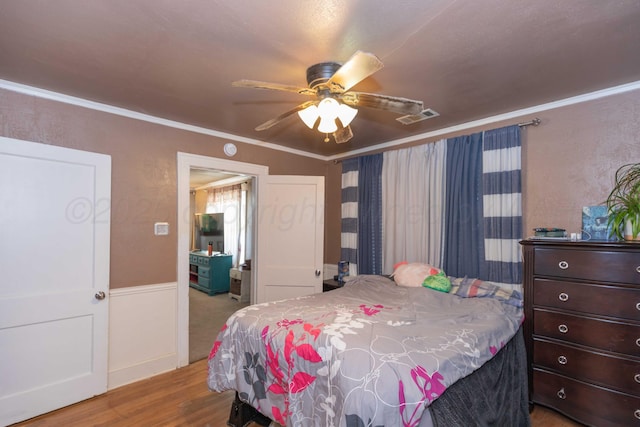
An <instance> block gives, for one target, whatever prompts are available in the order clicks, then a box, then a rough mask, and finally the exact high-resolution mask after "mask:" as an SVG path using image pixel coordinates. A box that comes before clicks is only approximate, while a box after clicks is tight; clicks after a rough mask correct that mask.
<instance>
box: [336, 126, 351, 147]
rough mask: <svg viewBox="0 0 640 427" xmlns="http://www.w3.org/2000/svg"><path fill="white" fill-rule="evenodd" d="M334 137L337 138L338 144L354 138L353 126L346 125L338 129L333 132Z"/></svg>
mask: <svg viewBox="0 0 640 427" xmlns="http://www.w3.org/2000/svg"><path fill="white" fill-rule="evenodd" d="M333 138H334V139H335V140H336V144H344V143H345V142H347V141H349V140H350V139H351V138H353V132H351V126H345V127H343V128H342V129H338V130H337V131H335V132H334V133H333Z"/></svg>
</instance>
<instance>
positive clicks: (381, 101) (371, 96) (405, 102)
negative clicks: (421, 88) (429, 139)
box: [340, 92, 424, 114]
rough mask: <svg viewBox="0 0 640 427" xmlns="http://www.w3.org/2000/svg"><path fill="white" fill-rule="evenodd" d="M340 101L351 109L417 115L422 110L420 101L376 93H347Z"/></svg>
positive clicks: (422, 106)
mask: <svg viewBox="0 0 640 427" xmlns="http://www.w3.org/2000/svg"><path fill="white" fill-rule="evenodd" d="M340 99H342V101H343V102H344V103H345V104H347V105H351V106H352V107H367V108H377V109H378V110H385V111H391V112H393V113H398V114H419V113H420V112H421V111H422V110H423V109H424V105H423V103H422V101H416V100H414V99H407V98H400V97H397V96H387V95H380V94H376V93H364V92H348V93H344V94H342V95H341V96H340Z"/></svg>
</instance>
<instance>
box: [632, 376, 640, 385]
mask: <svg viewBox="0 0 640 427" xmlns="http://www.w3.org/2000/svg"><path fill="white" fill-rule="evenodd" d="M633 379H634V380H636V382H637V383H640V374H635V375H634V376H633Z"/></svg>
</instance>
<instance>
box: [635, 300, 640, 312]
mask: <svg viewBox="0 0 640 427" xmlns="http://www.w3.org/2000/svg"><path fill="white" fill-rule="evenodd" d="M636 310H638V311H640V302H637V303H636Z"/></svg>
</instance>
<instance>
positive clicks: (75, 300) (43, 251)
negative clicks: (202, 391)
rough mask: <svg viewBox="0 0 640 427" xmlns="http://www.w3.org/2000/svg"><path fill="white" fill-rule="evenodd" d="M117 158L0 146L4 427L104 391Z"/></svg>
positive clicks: (2, 142)
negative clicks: (114, 162)
mask: <svg viewBox="0 0 640 427" xmlns="http://www.w3.org/2000/svg"><path fill="white" fill-rule="evenodd" d="M110 197H111V157H110V156H107V155H104V154H96V153H88V152H85V151H79V150H72V149H68V148H62V147H55V146H51V145H46V144H37V143H32V142H25V141H18V140H14V139H9V138H2V137H0V425H8V424H12V423H15V422H18V421H21V420H25V419H27V418H31V417H34V416H36V415H40V414H42V413H45V412H49V411H51V410H54V409H57V408H60V407H62V406H66V405H69V404H71V403H75V402H78V401H80V400H83V399H87V398H89V397H92V396H94V395H96V394H100V393H104V392H105V391H106V390H107V354H108V348H107V338H108V335H107V330H108V313H109V306H108V301H109V298H108V296H109V242H110V240H109V239H110V237H109V236H110V218H111V213H110Z"/></svg>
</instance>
